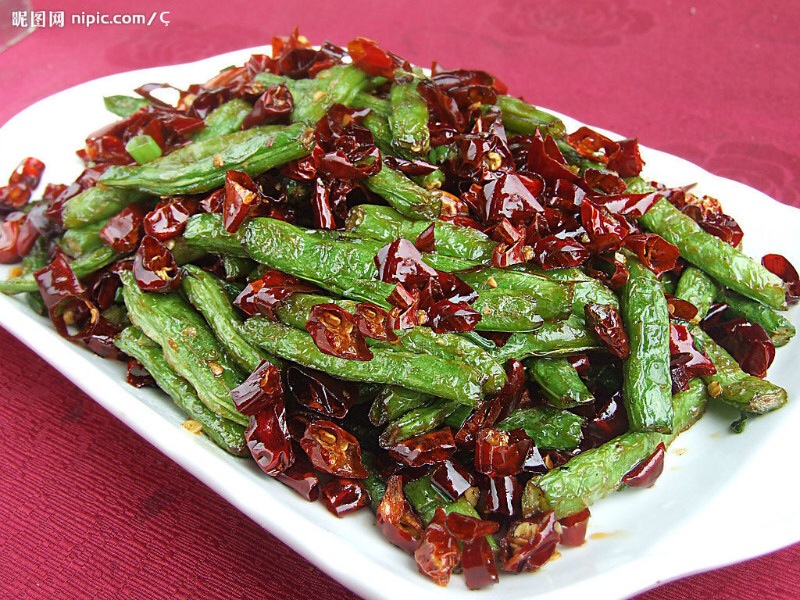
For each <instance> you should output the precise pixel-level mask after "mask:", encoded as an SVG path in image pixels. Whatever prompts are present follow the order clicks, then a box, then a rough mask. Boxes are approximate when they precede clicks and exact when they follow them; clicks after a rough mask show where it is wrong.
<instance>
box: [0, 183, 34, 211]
mask: <svg viewBox="0 0 800 600" xmlns="http://www.w3.org/2000/svg"><path fill="white" fill-rule="evenodd" d="M31 195H32V194H31V188H30V186H29V185H28V184H27V183H25V182H24V181H19V182H17V183H9V184H8V185H6V186H3V187H0V211H9V210H19V209H20V208H22V207H23V206H25V205H26V204H27V203H28V200H30V199H31Z"/></svg>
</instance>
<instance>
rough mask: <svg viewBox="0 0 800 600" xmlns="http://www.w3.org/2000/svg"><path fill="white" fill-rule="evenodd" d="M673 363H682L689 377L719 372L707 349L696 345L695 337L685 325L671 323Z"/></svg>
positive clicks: (670, 343)
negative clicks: (702, 349)
mask: <svg viewBox="0 0 800 600" xmlns="http://www.w3.org/2000/svg"><path fill="white" fill-rule="evenodd" d="M669 351H670V354H671V356H672V360H671V365H672V366H675V365H681V366H682V367H683V369H684V370H685V371H686V375H687V376H688V377H705V376H708V375H713V374H714V373H716V372H717V369H716V367H714V363H712V362H711V359H710V358H708V355H707V354H706V353H705V351H701V350H697V349H696V348H695V347H694V338H693V337H692V334H691V333H690V332H689V329H688V328H687V327H686V326H685V325H681V324H679V323H670V324H669Z"/></svg>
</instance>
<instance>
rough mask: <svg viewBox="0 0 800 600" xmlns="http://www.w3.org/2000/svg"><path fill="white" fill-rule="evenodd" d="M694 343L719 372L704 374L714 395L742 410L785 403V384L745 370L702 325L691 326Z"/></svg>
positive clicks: (773, 407) (761, 410) (765, 408)
mask: <svg viewBox="0 0 800 600" xmlns="http://www.w3.org/2000/svg"><path fill="white" fill-rule="evenodd" d="M691 333H692V337H693V338H694V343H695V347H697V348H698V349H700V350H702V351H704V352H705V353H706V354H707V355H708V357H709V358H710V359H711V362H712V363H714V367H716V369H717V372H716V373H715V374H714V375H708V376H707V377H703V381H705V383H706V385H707V386H708V390H709V393H710V394H711V396H712V398H716V399H718V400H721V401H722V402H725V403H726V404H730V405H731V406H734V407H735V408H738V409H739V410H742V411H746V412H750V413H755V414H764V413H767V412H770V411H773V410H776V409H778V408H780V407H781V406H783V405H784V404H786V402H787V400H788V395H787V394H786V390H784V389H783V388H782V387H779V386H777V385H775V384H774V383H770V382H769V381H767V380H766V379H760V378H758V377H754V376H752V375H749V374H748V373H745V372H744V371H743V370H742V368H741V367H740V366H739V363H737V362H736V360H734V358H733V357H732V356H731V355H730V354H728V353H727V352H726V351H725V350H724V349H723V348H722V347H721V346H720V345H719V344H717V343H716V342H715V341H714V340H712V339H711V337H710V336H709V335H708V334H707V333H705V332H704V331H703V330H702V329H700V328H699V327H692V329H691Z"/></svg>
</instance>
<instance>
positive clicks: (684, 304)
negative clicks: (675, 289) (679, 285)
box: [666, 294, 697, 321]
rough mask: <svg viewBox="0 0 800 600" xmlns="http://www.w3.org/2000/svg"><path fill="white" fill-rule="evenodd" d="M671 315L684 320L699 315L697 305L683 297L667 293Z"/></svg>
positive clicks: (691, 319)
mask: <svg viewBox="0 0 800 600" xmlns="http://www.w3.org/2000/svg"><path fill="white" fill-rule="evenodd" d="M666 297H667V309H668V310H669V316H670V317H672V318H674V319H681V320H682V321H693V320H694V319H695V317H697V307H696V306H695V305H694V304H692V303H691V302H689V301H688V300H684V299H683V298H678V297H677V296H673V295H671V294H666Z"/></svg>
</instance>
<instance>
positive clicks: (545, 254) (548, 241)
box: [533, 235, 589, 269]
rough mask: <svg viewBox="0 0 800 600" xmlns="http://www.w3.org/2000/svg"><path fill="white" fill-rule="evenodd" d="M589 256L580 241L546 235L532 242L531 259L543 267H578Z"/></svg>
mask: <svg viewBox="0 0 800 600" xmlns="http://www.w3.org/2000/svg"><path fill="white" fill-rule="evenodd" d="M587 258H589V251H588V250H587V249H586V247H585V246H584V245H583V244H581V243H580V242H578V241H576V240H572V239H563V238H559V237H556V236H555V235H548V236H546V237H543V238H541V239H540V240H537V241H536V242H535V243H534V244H533V259H534V261H535V262H536V263H537V264H538V265H539V266H540V267H542V268H543V269H561V268H564V267H579V266H580V265H582V264H583V263H584V262H585V261H586V259H587Z"/></svg>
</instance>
